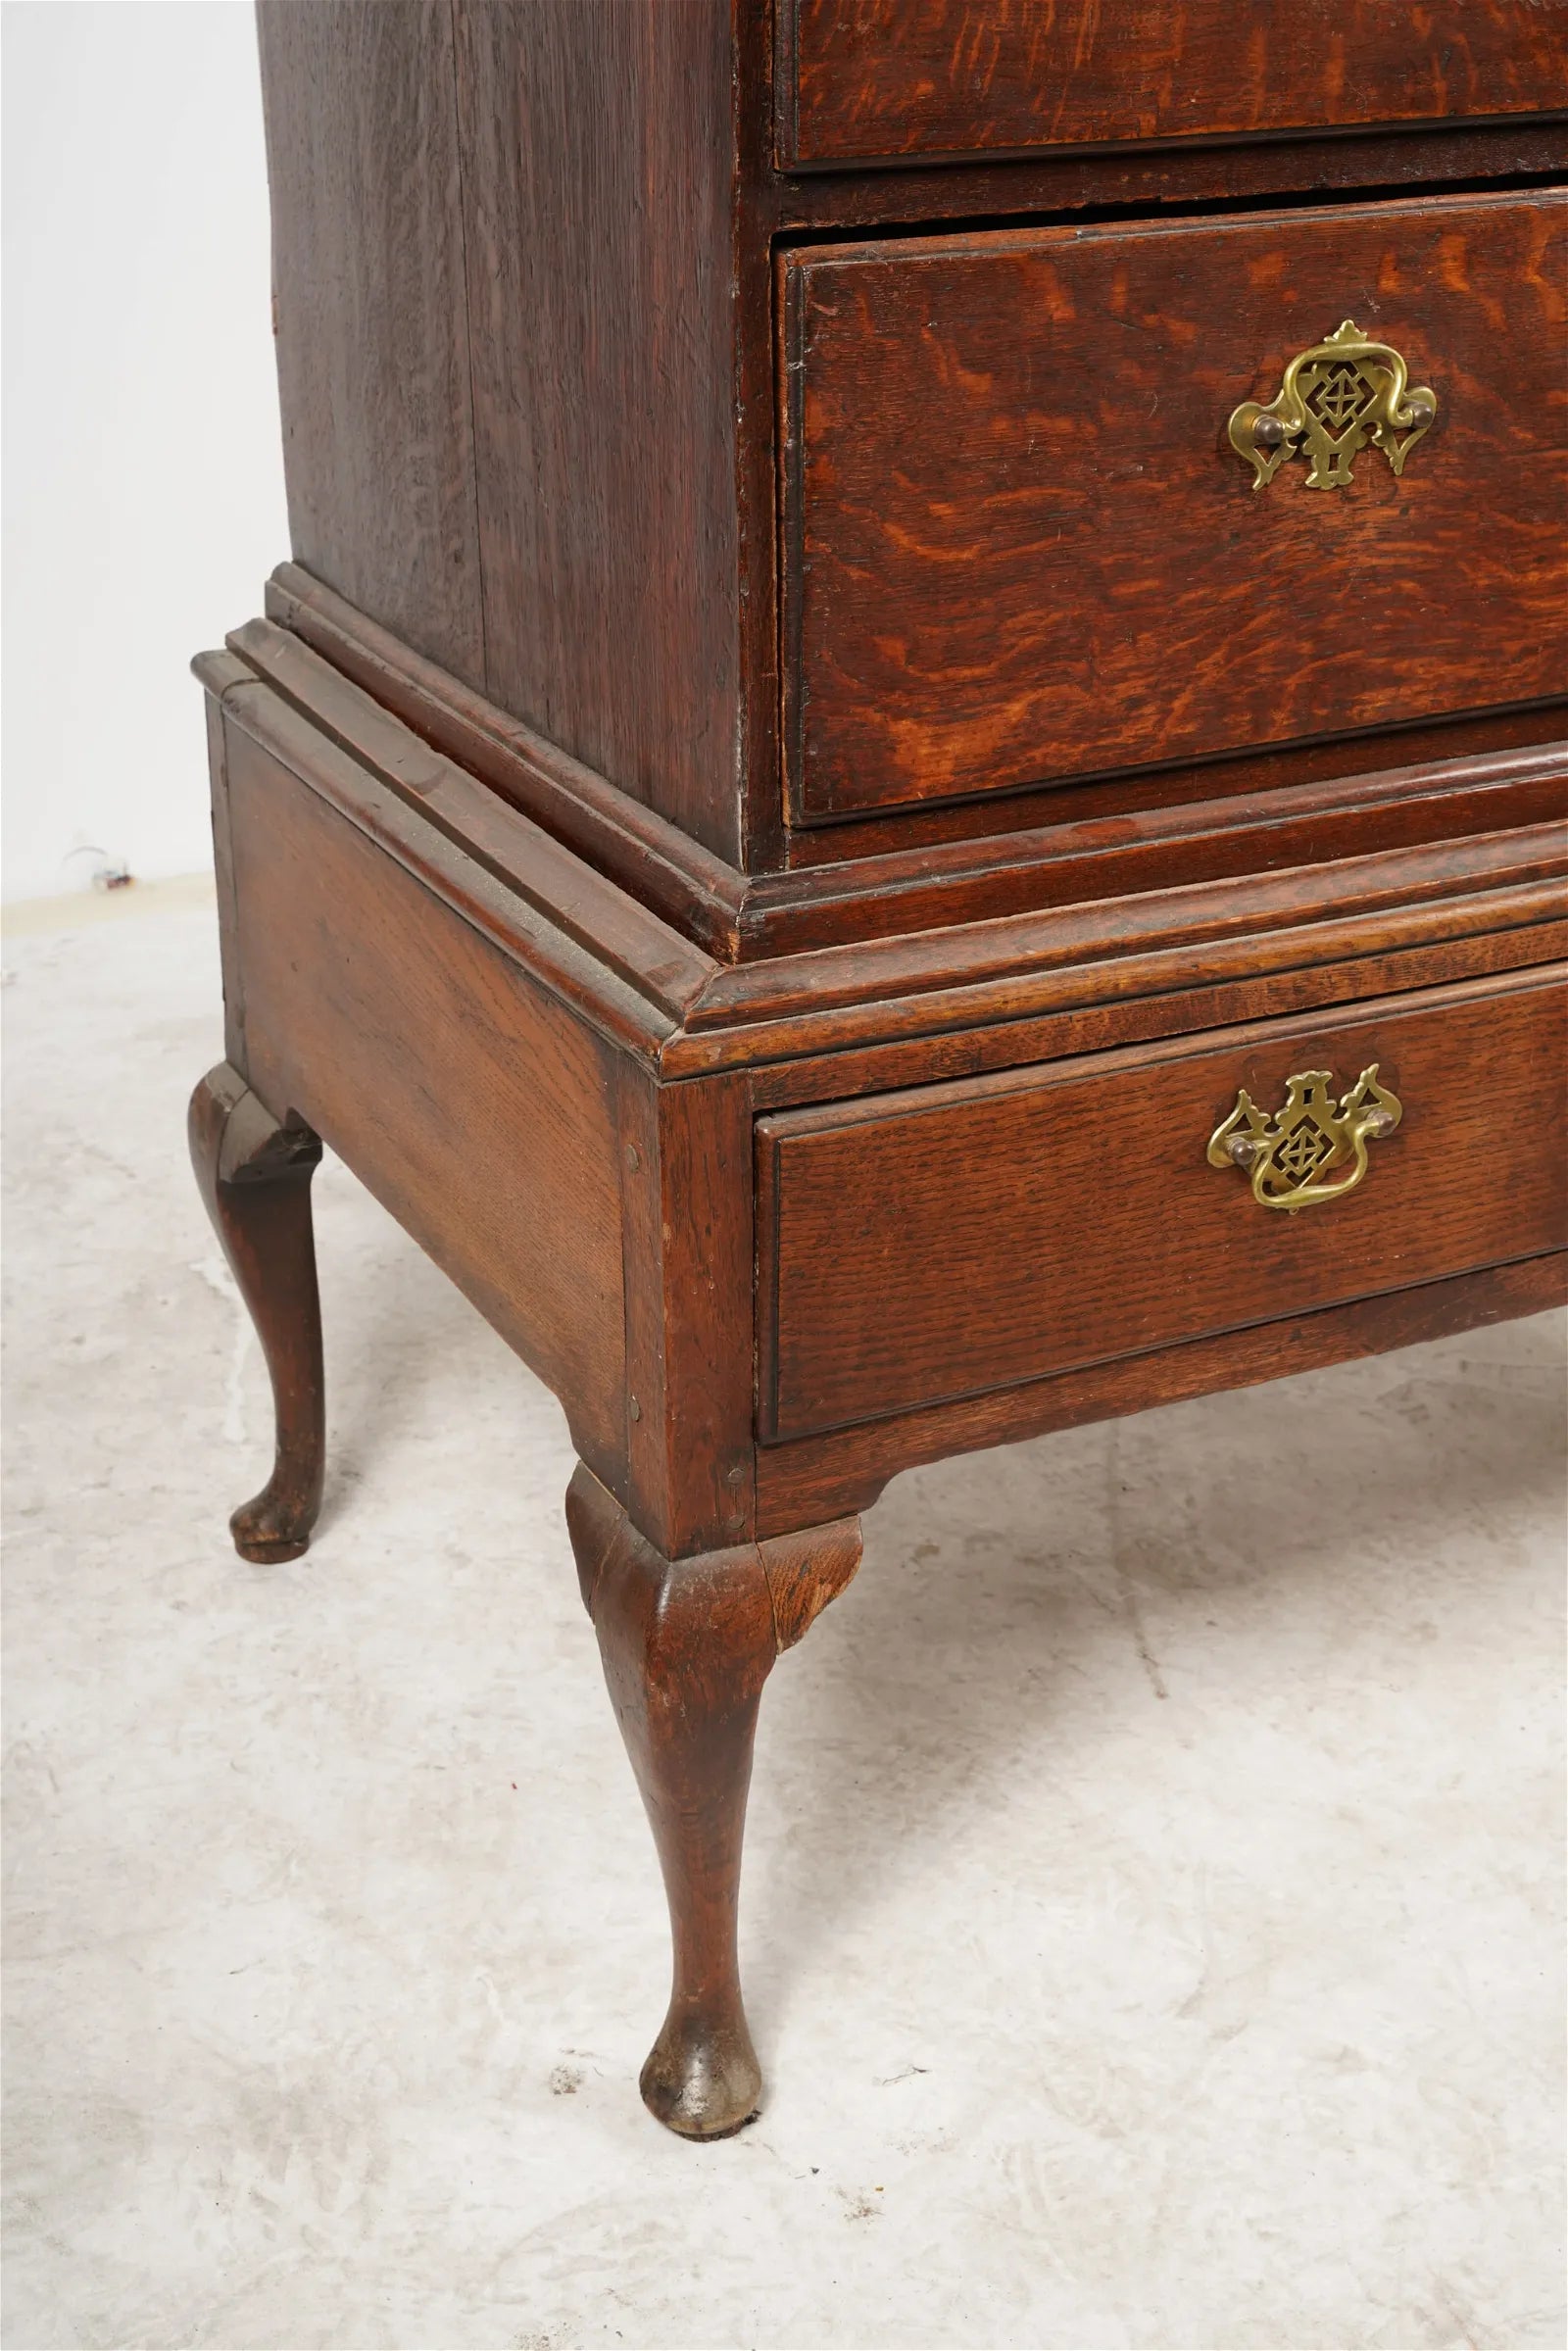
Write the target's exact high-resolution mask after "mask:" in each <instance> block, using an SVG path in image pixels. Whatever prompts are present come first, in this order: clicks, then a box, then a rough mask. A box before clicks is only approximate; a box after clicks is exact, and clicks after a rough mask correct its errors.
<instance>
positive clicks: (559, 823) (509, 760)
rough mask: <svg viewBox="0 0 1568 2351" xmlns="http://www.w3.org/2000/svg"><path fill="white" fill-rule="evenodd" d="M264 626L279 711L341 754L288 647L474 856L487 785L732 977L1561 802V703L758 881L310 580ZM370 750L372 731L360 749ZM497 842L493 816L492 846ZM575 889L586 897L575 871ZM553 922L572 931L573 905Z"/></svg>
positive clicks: (914, 825)
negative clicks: (416, 754) (434, 757)
mask: <svg viewBox="0 0 1568 2351" xmlns="http://www.w3.org/2000/svg"><path fill="white" fill-rule="evenodd" d="M267 606H268V613H269V617H270V620H271V621H272V623H273V624H274V626H273V628H272V629H271V630H270V632H267V633H263V628H262V624H260V623H257V622H250V623H248V624H247V625H246V627H244V628H243V629H239V630H236V631H235V632H234V633H233V635H231V637H230V638H229V640H228V642H229V645H230V646H231V648H233V649H235V650H236V651H238V652H240V653H242V654H243V655H244V657H245V658H246V660H248V661H251V662H252V663H253V664H254V665H255V666H256V667H257V668H258V670H259V671H260V672H261V673H263V674H268V675H270V676H272V677H273V678H274V679H275V680H277V681H279V682H280V683H281V682H282V681H283V678H284V674H285V665H286V667H287V669H288V671H289V674H288V678H287V684H286V686H285V688H284V690H285V691H287V692H288V693H289V695H290V698H291V699H292V700H294V701H296V702H297V703H298V705H299V707H300V708H301V709H303V710H309V711H311V712H312V713H313V714H314V715H315V716H316V717H318V719H319V722H320V723H321V724H322V725H324V726H328V727H331V728H332V729H333V731H334V732H336V731H339V730H340V729H341V725H342V719H341V716H340V715H339V712H340V710H341V708H342V707H343V696H344V691H345V690H344V689H343V687H342V685H341V682H340V683H339V685H338V688H337V691H336V693H335V695H334V697H333V701H332V706H331V707H328V701H327V696H326V694H325V691H324V689H323V690H321V691H317V690H315V689H314V688H313V687H312V686H311V685H310V684H309V682H308V680H309V677H310V676H315V677H317V678H322V677H324V676H325V675H326V674H327V672H326V671H325V670H324V669H322V668H320V667H317V668H316V669H314V670H311V669H310V667H309V664H308V663H307V662H305V661H293V660H288V659H287V657H286V655H285V652H284V651H283V650H282V648H283V647H284V646H286V644H287V643H288V642H289V641H291V640H297V641H298V642H299V643H300V644H301V645H303V646H305V647H309V648H310V649H311V651H312V652H313V653H315V654H317V655H318V656H319V657H320V658H321V661H324V662H325V663H329V664H330V666H331V671H333V672H337V673H340V679H341V676H346V677H347V678H348V679H350V680H352V681H353V684H354V685H355V686H356V687H358V688H359V689H360V692H361V695H362V697H363V698H364V699H363V700H362V701H361V702H360V703H359V704H358V705H356V706H355V707H356V708H358V709H359V710H362V711H366V710H374V711H375V712H376V713H377V714H378V715H379V716H380V719H381V726H382V730H383V731H385V729H386V723H387V722H386V715H385V714H386V712H388V711H390V712H393V713H395V714H396V716H397V717H398V718H399V719H401V720H402V721H403V722H404V724H405V725H407V726H408V727H410V728H412V729H413V730H414V731H415V732H416V733H417V735H418V736H419V737H420V738H421V740H422V741H423V742H425V743H428V744H429V745H431V746H432V747H433V748H435V749H436V750H438V751H440V752H441V753H442V754H443V755H444V757H445V758H446V759H448V760H450V761H452V762H454V763H455V764H456V766H457V767H458V768H460V769H462V770H463V772H464V774H465V775H466V776H467V777H469V778H471V779H473V781H472V783H471V785H470V786H469V787H468V788H467V789H466V792H465V794H464V801H463V811H464V812H463V821H464V823H465V825H466V827H467V828H468V837H469V839H470V841H471V840H473V839H474V837H475V835H476V833H477V831H478V830H479V829H480V828H479V820H478V818H477V817H476V815H475V813H474V810H475V806H476V801H477V798H478V787H479V785H480V784H481V783H482V784H484V785H486V786H488V787H489V788H490V790H491V791H492V792H493V793H494V794H496V795H497V796H498V797H499V798H500V799H502V800H504V801H506V802H508V803H509V804H510V806H511V807H512V808H515V809H516V810H518V811H519V812H521V813H523V814H525V815H526V816H527V817H529V818H530V819H533V820H534V821H536V822H537V823H538V824H539V825H542V826H543V827H544V828H545V829H546V830H547V831H548V832H550V833H551V834H552V836H553V837H554V838H555V839H556V840H557V841H559V842H560V843H561V844H562V845H563V846H564V848H566V849H568V850H570V851H573V852H575V853H576V857H577V858H579V859H582V860H586V862H587V863H588V864H590V865H592V866H594V867H595V868H597V870H598V871H599V872H601V873H603V874H606V875H607V876H609V877H610V879H611V880H613V881H614V882H616V883H618V884H619V886H620V887H621V888H622V889H623V890H625V891H626V892H627V893H628V894H629V895H631V896H632V897H634V898H635V899H636V900H637V901H638V903H639V904H640V905H641V906H645V907H647V908H648V909H649V910H650V912H651V913H652V914H654V915H655V916H657V917H662V919H663V920H664V921H665V922H667V923H670V924H672V925H673V926H674V927H675V928H677V929H678V930H680V931H682V932H683V933H684V934H685V935H686V937H688V938H689V939H691V940H692V941H693V942H694V943H695V944H696V945H697V946H698V947H699V948H701V949H704V950H706V951H707V952H708V953H709V954H711V955H716V956H717V957H718V958H720V959H721V960H723V961H725V962H735V961H742V962H746V961H753V960H756V959H757V958H758V957H760V956H765V955H786V954H793V953H797V952H799V951H800V950H802V949H806V948H815V947H825V946H828V945H831V944H834V943H836V942H839V941H848V940H853V939H856V938H860V937H870V936H876V935H879V934H884V933H887V932H891V931H897V930H919V929H926V928H929V927H932V926H933V925H936V924H939V923H943V922H949V923H951V922H955V921H960V920H963V921H968V920H974V919H977V918H984V917H987V916H991V915H998V914H1005V913H1010V912H1014V911H1017V910H1020V909H1021V908H1023V907H1026V906H1042V905H1046V904H1062V903H1065V902H1066V901H1067V900H1068V899H1070V898H1073V897H1081V896H1084V895H1086V894H1093V893H1096V892H1099V891H1101V890H1103V889H1104V888H1105V887H1107V886H1109V885H1110V882H1111V878H1112V876H1113V874H1114V872H1115V871H1116V870H1117V869H1118V864H1120V868H1121V869H1122V870H1124V871H1131V870H1134V869H1136V870H1138V871H1139V872H1140V873H1141V875H1142V876H1143V878H1144V880H1145V881H1146V882H1147V884H1148V885H1149V886H1151V887H1165V886H1168V885H1170V884H1171V883H1173V882H1176V881H1182V880H1197V879H1200V878H1202V876H1203V875H1204V874H1205V873H1207V874H1212V875H1213V876H1215V877H1217V876H1218V875H1219V874H1221V873H1223V872H1227V871H1229V872H1240V871H1248V870H1252V869H1254V868H1255V867H1256V866H1257V865H1259V864H1280V863H1289V862H1291V861H1292V857H1291V851H1290V843H1291V840H1292V838H1293V837H1294V838H1295V839H1296V840H1302V839H1305V840H1306V841H1307V842H1308V846H1309V854H1310V855H1311V857H1314V858H1322V857H1332V856H1345V855H1348V854H1350V853H1351V852H1352V851H1353V850H1354V849H1355V848H1357V847H1360V846H1367V845H1370V842H1371V840H1372V839H1373V838H1374V837H1375V838H1376V839H1378V840H1384V841H1387V842H1389V843H1390V844H1392V843H1393V842H1394V841H1396V840H1410V841H1415V840H1419V839H1423V838H1428V837H1432V836H1434V835H1440V834H1451V833H1460V832H1477V831H1489V830H1493V829H1495V827H1496V826H1497V825H1499V824H1504V823H1508V822H1514V821H1518V822H1523V823H1533V822H1536V821H1538V820H1539V819H1540V818H1541V817H1542V816H1544V815H1545V814H1547V813H1549V812H1550V809H1551V808H1554V807H1557V806H1560V805H1562V797H1563V795H1564V793H1565V792H1568V746H1565V745H1563V744H1562V743H1561V742H1560V741H1559V740H1555V738H1560V736H1561V734H1562V732H1563V728H1564V726H1565V725H1568V704H1561V703H1560V704H1558V705H1556V706H1554V707H1550V708H1542V707H1539V706H1538V707H1537V708H1536V709H1534V710H1531V711H1528V712H1513V713H1509V714H1506V715H1499V714H1496V713H1492V714H1489V716H1488V717H1486V718H1485V719H1481V720H1471V721H1468V722H1466V721H1455V720H1451V719H1450V720H1445V721H1443V722H1440V723H1438V724H1436V725H1432V726H1428V727H1425V728H1407V729H1401V730H1396V731H1392V732H1389V731H1386V732H1383V733H1381V734H1378V735H1374V736H1370V737H1365V738H1357V737H1350V738H1348V739H1343V738H1342V739H1339V740H1337V741H1336V742H1334V743H1331V744H1319V745H1314V746H1300V745H1298V746H1294V747H1291V748H1288V749H1286V750H1284V751H1275V752H1272V753H1266V754H1262V755H1259V756H1258V757H1256V758H1252V759H1225V760H1220V761H1211V762H1209V763H1208V764H1207V765H1201V766H1197V767H1192V768H1178V769H1162V770H1160V771H1159V772H1158V773H1157V774H1155V775H1149V774H1144V775H1139V776H1124V777H1119V778H1115V779H1109V780H1104V781H1100V782H1097V783H1093V784H1088V785H1077V786H1073V785H1056V786H1054V787H1052V788H1051V789H1050V790H1049V791H1046V792H1042V793H1037V794H1034V795H1032V796H1029V797H1027V798H1020V797H1012V798H1009V799H1008V800H1007V801H1006V802H1005V804H999V803H998V802H997V801H995V800H993V801H991V802H989V803H981V804H979V805H978V807H965V808H943V809H935V810H933V809H929V808H927V809H922V810H920V811H918V813H912V812H911V811H909V810H907V809H906V810H901V811H898V812H897V813H895V814H892V815H888V814H883V815H881V816H879V817H877V818H875V819H873V820H871V821H869V822H866V823H859V824H856V823H850V824H834V825H828V826H818V827H815V828H813V829H811V830H809V831H806V832H798V833H796V834H794V835H793V836H792V837H791V840H790V843H789V854H790V857H791V858H792V861H793V860H795V859H797V858H801V859H809V860H810V861H809V862H802V863H799V864H798V865H797V866H796V867H795V869H794V870H790V871H786V872H770V873H753V874H747V873H745V872H743V871H742V870H741V869H740V868H738V867H736V866H733V865H729V864H726V863H725V862H724V861H723V860H722V859H721V858H719V857H715V856H713V854H712V853H711V851H709V850H706V849H704V848H703V847H702V845H701V844H700V843H699V842H696V841H694V840H692V839H691V837H690V835H689V834H685V833H682V832H680V831H679V830H678V828H677V827H675V826H674V825H672V824H671V823H669V821H668V820H667V819H666V818H664V817H662V816H660V815H659V814H658V813H657V811H655V810H654V809H651V808H644V807H643V806H642V805H641V804H640V803H638V802H635V801H632V800H629V799H628V798H627V796H626V795H625V794H624V793H621V792H617V791H616V790H615V788H614V786H613V785H612V784H611V783H609V782H608V781H607V780H606V778H605V777H603V776H601V775H597V774H595V773H594V772H592V771H591V770H590V769H588V768H585V767H584V766H583V765H582V763H581V761H579V760H572V759H566V758H565V757H564V754H562V753H560V752H558V751H556V750H555V749H554V747H553V746H552V745H549V744H547V743H546V742H545V741H544V739H543V737H542V736H540V735H538V734H536V733H535V732H534V731H533V730H532V729H531V728H527V727H524V726H523V725H522V724H521V722H520V721H519V720H516V719H514V718H511V717H509V716H508V714H507V712H506V711H504V710H502V709H501V708H500V706H499V705H498V704H495V703H492V702H490V701H489V700H487V698H486V697H485V696H483V695H481V694H479V693H477V692H476V691H474V690H473V689H472V688H471V687H467V686H465V685H464V684H463V682H462V681H461V679H458V678H455V677H453V676H452V675H451V674H450V673H449V672H447V671H444V670H442V669H441V668H440V667H439V666H438V665H437V664H436V663H434V662H432V661H426V660H424V659H422V658H421V657H419V656H417V655H415V654H412V653H410V652H409V650H408V649H407V648H406V647H403V646H400V645H399V644H398V641H397V640H396V638H394V637H393V636H391V635H390V633H389V632H388V631H387V630H385V629H382V628H379V627H378V626H377V625H376V624H375V623H374V622H373V621H369V620H368V619H367V618H366V617H365V615H364V614H363V613H361V612H356V610H355V609H354V608H353V606H351V605H349V604H347V603H346V602H345V601H344V599H343V598H342V597H340V596H337V595H335V594H334V593H333V591H332V590H330V589H328V588H324V587H323V586H322V585H321V583H320V582H319V580H315V579H313V578H312V577H311V575H310V574H309V573H308V572H306V571H304V570H302V569H301V568H300V566H299V565H298V564H292V563H286V564H283V565H281V566H280V568H279V569H278V571H277V572H276V573H275V574H274V575H273V578H272V579H271V581H270V583H269V585H268V592H267ZM366 734H367V728H366V726H360V727H359V728H358V730H357V733H356V740H357V741H363V740H365V739H366ZM1543 745H1546V746H1549V747H1548V748H1541V746H1543ZM965 818H967V819H968V821H966V822H965V821H961V819H965ZM501 823H502V819H501V816H500V812H499V811H498V812H497V815H496V817H495V819H494V820H493V822H492V825H491V827H490V828H489V829H491V830H496V829H498V828H499V827H500V825H501ZM982 828H984V829H982ZM999 828H1002V829H999ZM1293 828H1294V833H1293ZM950 835H951V836H952V837H949V836H950ZM517 838H518V841H519V844H520V842H521V839H522V835H521V834H520V833H519V834H518V836H517ZM530 838H531V839H532V840H533V841H534V842H535V846H534V847H532V848H530V849H529V851H528V853H527V858H526V861H525V862H519V860H518V858H517V857H515V856H511V857H509V862H508V867H507V870H508V873H509V876H510V878H513V879H515V881H516V882H517V884H518V886H520V887H524V888H531V887H534V886H535V885H536V881H537V878H538V871H539V868H540V867H542V866H544V867H547V866H548V864H549V862H550V860H549V859H548V857H544V856H542V855H541V854H540V853H539V851H538V849H537V845H536V843H537V837H536V836H532V835H531V834H530ZM895 844H896V846H895ZM576 870H577V872H578V875H579V886H580V877H581V867H580V864H579V865H578V866H577V868H576ZM554 903H555V905H556V906H557V907H558V909H559V907H560V905H561V901H560V899H559V898H558V899H557V900H556V901H555V902H554ZM683 984H684V983H683Z"/></svg>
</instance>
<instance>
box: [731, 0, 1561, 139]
mask: <svg viewBox="0 0 1568 2351" xmlns="http://www.w3.org/2000/svg"><path fill="white" fill-rule="evenodd" d="M778 24H779V56H778V71H777V90H778V153H779V161H780V162H781V163H782V164H784V165H785V166H789V165H792V164H805V165H832V164H851V163H876V162H892V161H895V160H896V159H898V158H900V157H904V156H919V157H924V158H929V157H932V156H944V155H951V156H962V155H972V154H976V153H986V154H996V153H998V152H1003V153H1009V154H1022V153H1027V152H1028V151H1029V150H1030V149H1038V148H1051V147H1058V146H1066V145H1073V144H1084V143H1091V142H1094V143H1105V142H1110V141H1116V140H1121V139H1170V138H1193V137H1216V136H1218V137H1227V138H1234V137H1239V136H1240V137H1246V136H1257V135H1266V134H1267V133H1269V132H1278V131H1288V130H1313V129H1321V128H1325V127H1334V128H1339V127H1344V126H1347V125H1349V124H1355V123H1363V122H1440V121H1443V120H1446V119H1449V118H1452V117H1456V116H1457V117H1471V118H1474V117H1477V116H1486V115H1512V114H1524V113H1534V112H1537V111H1545V110H1548V109H1550V108H1553V107H1559V106H1568V12H1565V11H1564V10H1563V9H1562V8H1560V7H1554V6H1552V5H1550V0H1546V5H1543V4H1542V0H1434V4H1429V5H1428V6H1427V7H1425V8H1406V7H1398V6H1396V5H1393V0H1252V4H1251V5H1250V7H1248V8H1246V9H1245V10H1238V9H1237V7H1236V6H1235V4H1234V0H1228V4H1227V0H1188V5H1187V6H1185V7H1177V6H1174V5H1172V4H1171V0H779V12H778Z"/></svg>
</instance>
